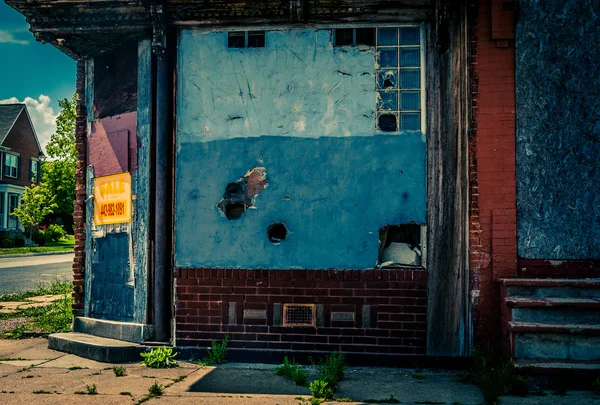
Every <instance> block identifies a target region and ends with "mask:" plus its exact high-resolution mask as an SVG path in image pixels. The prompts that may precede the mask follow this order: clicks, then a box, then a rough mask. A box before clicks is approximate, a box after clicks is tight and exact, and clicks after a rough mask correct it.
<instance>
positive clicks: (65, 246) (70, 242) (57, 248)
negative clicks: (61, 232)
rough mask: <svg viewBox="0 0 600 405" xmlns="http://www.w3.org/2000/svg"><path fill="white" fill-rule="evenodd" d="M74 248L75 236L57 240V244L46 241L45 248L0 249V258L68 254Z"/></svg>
mask: <svg viewBox="0 0 600 405" xmlns="http://www.w3.org/2000/svg"><path fill="white" fill-rule="evenodd" d="M74 246H75V236H74V235H68V236H67V237H66V238H63V239H61V240H59V241H58V242H54V241H48V242H46V246H38V247H33V248H30V247H14V248H0V256H3V255H21V254H34V253H45V252H70V251H72V250H73V247H74Z"/></svg>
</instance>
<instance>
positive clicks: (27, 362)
mask: <svg viewBox="0 0 600 405" xmlns="http://www.w3.org/2000/svg"><path fill="white" fill-rule="evenodd" d="M47 361H48V360H9V361H0V364H6V365H9V366H13V367H19V368H23V367H29V366H32V365H33V366H39V365H41V364H43V363H45V362H47Z"/></svg>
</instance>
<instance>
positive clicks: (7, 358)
mask: <svg viewBox="0 0 600 405" xmlns="http://www.w3.org/2000/svg"><path fill="white" fill-rule="evenodd" d="M15 360H27V359H24V358H22V357H15V358H12V357H5V358H2V359H0V361H15Z"/></svg>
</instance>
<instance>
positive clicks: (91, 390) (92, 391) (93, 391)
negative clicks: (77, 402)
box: [75, 384, 98, 395]
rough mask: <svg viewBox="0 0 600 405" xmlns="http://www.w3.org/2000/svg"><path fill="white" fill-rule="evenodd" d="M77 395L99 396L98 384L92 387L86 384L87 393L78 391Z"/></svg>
mask: <svg viewBox="0 0 600 405" xmlns="http://www.w3.org/2000/svg"><path fill="white" fill-rule="evenodd" d="M75 394H77V395H97V394H98V387H96V384H92V385H87V384H86V386H85V391H76V392H75Z"/></svg>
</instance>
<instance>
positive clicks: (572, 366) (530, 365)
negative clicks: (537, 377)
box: [515, 361, 600, 376]
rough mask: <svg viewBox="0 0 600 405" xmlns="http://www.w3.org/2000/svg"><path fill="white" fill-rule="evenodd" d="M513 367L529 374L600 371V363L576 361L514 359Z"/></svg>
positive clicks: (595, 372) (593, 373) (590, 372)
mask: <svg viewBox="0 0 600 405" xmlns="http://www.w3.org/2000/svg"><path fill="white" fill-rule="evenodd" d="M515 368H517V369H518V370H520V371H523V372H527V373H530V374H583V375H586V376H587V375H590V374H591V375H595V374H598V373H599V372H600V363H591V362H577V361H565V362H560V361H516V362H515Z"/></svg>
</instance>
